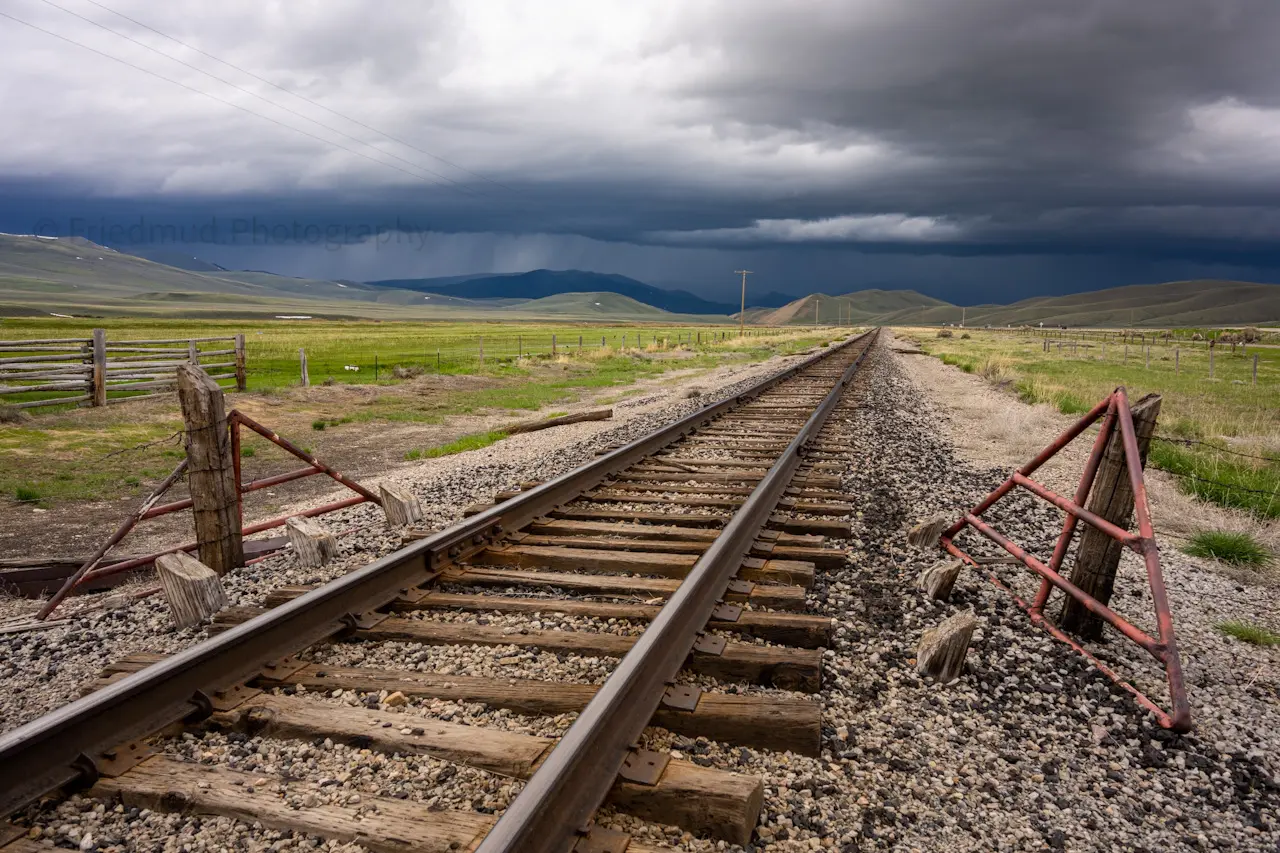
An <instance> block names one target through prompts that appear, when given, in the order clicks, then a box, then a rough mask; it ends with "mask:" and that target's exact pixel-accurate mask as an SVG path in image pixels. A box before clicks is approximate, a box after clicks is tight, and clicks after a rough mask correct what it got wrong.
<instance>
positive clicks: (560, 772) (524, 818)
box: [477, 333, 874, 853]
mask: <svg viewBox="0 0 1280 853" xmlns="http://www.w3.org/2000/svg"><path fill="white" fill-rule="evenodd" d="M873 334H874V333H873ZM873 342H874V338H873ZM869 351H870V346H868V347H866V348H864V349H863V351H862V352H861V353H860V354H859V355H858V357H857V359H856V360H855V361H854V362H853V363H852V364H850V365H849V366H848V368H846V370H845V371H844V373H843V374H842V375H841V377H840V379H839V380H838V381H837V382H836V384H835V386H834V387H833V388H832V389H831V391H830V392H829V393H828V394H827V396H826V397H825V398H824V399H823V401H822V402H821V403H820V404H819V405H818V407H817V408H816V409H815V410H814V412H813V414H812V415H811V416H810V417H809V419H808V421H806V423H805V424H804V426H803V427H801V429H800V431H799V432H798V433H797V434H796V436H795V437H794V438H793V439H792V440H791V443H790V444H789V445H787V448H786V450H784V451H783V452H782V454H781V456H779V457H778V460H777V461H776V462H774V464H773V466H772V467H770V469H769V471H768V473H767V474H765V476H764V478H763V479H762V480H761V481H760V483H759V484H758V485H757V486H756V488H755V490H754V491H752V493H751V495H750V497H748V498H747V500H746V502H745V503H744V504H743V505H742V507H741V509H739V510H738V512H737V513H736V514H735V515H734V517H733V518H732V519H731V520H730V521H729V523H728V524H727V525H726V526H725V528H724V531H723V532H722V533H721V534H720V536H719V537H717V538H716V541H715V542H714V543H713V544H712V545H711V547H710V548H708V549H707V550H706V551H705V552H704V553H703V555H702V556H701V557H699V558H698V561H697V562H696V563H695V564H694V566H693V568H692V569H691V570H690V572H689V574H688V576H687V577H686V578H685V580H684V582H683V583H681V585H680V587H679V589H677V590H676V592H675V593H674V594H673V595H672V596H671V598H670V599H669V600H668V601H667V603H666V605H664V606H663V608H662V609H661V610H660V611H659V612H658V615H657V616H656V617H655V618H654V620H653V622H652V623H650V625H649V628H648V629H647V630H646V631H645V632H644V634H643V635H641V637H640V639H639V640H637V641H636V644H635V646H633V647H632V649H631V651H629V652H628V653H627V654H626V656H625V657H623V659H622V661H621V662H620V663H619V664H618V666H617V667H616V668H615V669H614V671H613V673H612V674H611V675H610V676H609V678H608V680H607V681H605V683H604V685H603V686H602V687H601V688H600V690H599V691H597V693H596V695H595V696H594V698H592V700H591V702H590V703H588V705H587V707H586V708H585V709H583V711H582V713H581V714H580V715H579V716H578V719H577V720H576V721H575V722H574V724H573V726H572V727H570V729H569V731H568V732H566V733H565V735H564V736H563V737H562V738H561V739H560V742H559V743H558V744H557V745H556V747H555V748H554V749H553V750H552V752H551V754H550V755H549V756H547V759H546V760H545V761H544V762H543V763H542V766H541V767H539V768H538V771H537V772H536V773H535V774H534V775H533V777H532V778H531V779H530V780H529V782H528V784H527V785H525V788H524V790H523V791H522V792H521V793H520V795H519V796H518V797H517V798H516V799H515V801H514V802H513V803H512V804H511V805H510V806H509V807H508V808H507V810H506V812H504V813H503V815H502V817H501V818H500V819H499V820H498V822H497V824H495V825H494V827H493V829H491V830H490V831H489V833H488V834H487V835H486V836H485V838H484V840H483V841H482V842H481V843H480V846H479V847H478V848H477V853H566V851H568V850H570V849H571V848H572V847H573V846H574V843H575V841H576V838H577V834H578V832H579V830H580V829H581V828H582V827H584V826H586V825H587V824H588V823H589V821H590V819H591V816H592V814H594V813H595V810H596V809H597V808H599V807H600V804H601V803H602V802H603V801H604V798H605V795H606V794H607V793H608V791H609V789H610V788H611V787H612V786H613V783H614V781H615V779H616V778H617V775H618V771H619V770H620V769H621V768H622V765H623V762H624V761H625V759H626V756H627V753H628V751H629V749H630V748H631V745H632V744H634V743H635V742H636V741H637V739H638V738H639V737H640V735H641V733H642V732H643V731H644V728H645V726H647V725H648V723H649V720H650V718H651V717H652V716H653V713H654V711H656V710H657V708H658V705H659V704H660V703H661V701H662V696H663V692H664V690H665V689H666V686H667V685H668V684H670V683H671V682H672V680H673V679H674V678H675V677H676V674H677V673H678V672H679V671H680V669H681V667H683V666H684V663H685V660H686V658H688V656H689V655H690V654H696V652H694V651H693V645H694V642H695V641H696V639H697V637H698V634H699V633H700V632H702V630H703V629H704V628H705V626H706V624H707V622H708V620H709V619H710V618H711V613H712V611H713V609H714V608H715V606H716V603H717V602H718V601H720V600H722V599H723V597H724V593H725V589H726V587H727V586H728V583H729V581H730V580H731V579H732V578H733V577H734V575H736V574H737V572H738V569H739V568H740V567H741V565H742V560H743V558H744V557H745V556H746V555H747V554H748V552H749V551H750V549H751V546H752V543H754V542H755V540H756V537H757V535H758V534H759V532H760V530H761V528H762V527H764V525H765V523H766V522H767V521H768V519H769V516H770V514H771V513H773V511H774V509H775V507H776V506H777V503H778V500H779V498H781V497H782V496H783V493H784V492H785V490H786V488H787V487H788V486H789V485H790V483H791V478H792V476H793V475H794V474H795V471H796V469H797V468H798V467H799V465H800V461H801V454H802V451H803V449H804V447H805V445H806V444H807V443H808V442H809V441H810V440H811V439H812V438H813V437H814V436H816V435H817V434H818V431H819V430H821V429H822V426H823V424H825V423H826V420H827V417H828V416H829V415H830V414H831V411H832V410H833V409H834V408H835V406H836V404H837V403H838V402H839V401H840V398H841V396H842V395H843V393H844V390H845V387H846V385H847V384H848V383H849V381H850V380H851V379H852V378H853V375H854V373H855V372H856V371H857V369H858V367H859V365H861V363H862V360H863V358H864V357H865V356H866V354H867V352H869Z"/></svg>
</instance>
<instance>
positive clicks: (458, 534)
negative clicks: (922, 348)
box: [0, 332, 872, 817]
mask: <svg viewBox="0 0 1280 853" xmlns="http://www.w3.org/2000/svg"><path fill="white" fill-rule="evenodd" d="M870 334H872V333H871V332H867V333H864V334H863V335H861V336H859V337H857V338H854V339H851V340H848V341H845V342H844V343H842V344H840V345H838V346H833V347H831V348H830V349H826V350H823V351H822V352H820V353H818V354H816V355H814V356H811V357H810V358H808V359H805V360H804V361H801V362H798V363H797V364H794V365H792V366H791V367H790V368H788V369H787V370H784V371H782V372H780V373H778V374H775V375H774V376H772V377H770V378H767V379H765V380H762V381H761V382H759V383H757V384H756V385H755V386H753V387H752V388H750V389H748V390H746V391H744V392H742V393H741V394H739V395H738V396H736V397H731V398H729V399H726V400H723V401H721V402H719V403H713V404H710V405H707V406H705V407H703V408H701V409H699V410H698V411H696V412H693V413H691V414H689V415H687V416H685V417H684V418H681V419H679V420H677V421H675V422H673V423H671V424H668V425H667V426H666V427H663V428H662V429H659V430H657V431H655V432H653V433H650V434H649V435H647V436H644V437H642V438H639V439H637V440H635V441H633V442H631V443H630V444H627V445H625V446H623V447H620V448H618V449H616V450H613V451H611V452H609V453H607V454H605V455H603V456H600V457H598V458H597V459H595V460H593V461H591V462H589V463H587V464H586V465H583V466H581V467H580V468H577V469H575V470H573V471H570V472H568V473H565V474H562V475H561V476H559V477H556V478H554V479H552V480H549V481H547V482H546V483H543V484H542V485H540V486H536V487H534V488H532V489H530V490H528V491H525V492H521V493H520V494H519V495H517V496H515V497H513V498H511V499H510V500H507V501H504V502H502V503H500V504H497V505H496V506H493V507H490V508H489V509H487V510H485V511H484V512H481V513H479V514H477V515H474V516H471V517H470V518H466V519H463V520H462V521H460V522H458V523H457V524H454V525H452V526H450V527H447V528H445V529H443V530H440V531H438V532H436V533H434V534H432V535H431V536H428V537H426V538H425V539H420V540H418V541H416V542H413V543H411V544H409V545H407V546H405V547H403V548H401V549H399V550H398V551H395V552H393V553H391V554H387V555H386V556H384V557H381V558H379V559H377V560H374V561H373V562H372V563H370V564H368V565H367V566H365V567H363V568H361V569H357V570H355V571H353V572H350V573H348V574H346V575H343V576H341V577H339V578H336V579H335V580H333V581H330V582H329V583H327V584H325V585H324V586H322V587H319V588H317V589H314V590H312V591H310V592H308V593H306V594H305V595H302V596H299V597H298V598H295V599H293V600H292V601H289V602H287V603H285V604H282V605H280V606H279V607H275V608H272V609H271V610H269V611H267V612H266V613H263V614H261V615H260V616H257V617H255V618H253V619H251V620H249V621H248V622H244V623H242V624H240V625H237V626H236V627H234V628H232V629H231V630H229V631H226V632H224V633H222V634H218V635H216V636H213V637H210V638H208V639H206V640H204V641H202V642H200V643H197V644H196V645H194V646H192V647H190V648H188V649H185V650H184V651H181V652H179V653H178V654H176V655H173V656H171V657H168V658H165V659H164V660H162V661H158V662H157V663H155V664H153V665H151V666H149V667H147V668H145V669H143V670H141V671H139V672H136V673H133V674H131V675H128V676H126V677H124V678H122V679H120V680H119V681H116V682H113V683H112V684H110V685H108V686H106V687H104V688H102V689H101V690H98V691H95V692H93V693H91V694H89V695H87V696H83V697H81V698H79V699H76V700H75V701H73V702H71V703H69V704H67V705H64V706H62V707H60V708H58V709H56V710H54V711H51V712H50V713H48V714H45V715H44V716H42V717H40V718H38V719H36V720H32V721H31V722H29V723H26V724H25V725H22V726H19V727H18V728H16V729H13V730H11V731H9V732H5V733H3V734H0V768H4V772H3V773H2V774H0V817H3V816H5V815H8V814H11V813H12V812H13V811H14V810H15V809H17V808H20V807H22V806H23V805H25V804H26V803H29V802H31V801H33V800H35V799H36V798H38V797H40V796H42V795H44V794H46V793H48V792H50V791H54V790H56V789H58V788H60V787H62V786H64V785H67V784H69V783H76V782H85V781H92V779H93V776H94V774H95V773H96V768H95V765H94V761H95V760H96V759H97V758H98V757H99V756H101V755H102V754H103V753H104V752H106V751H109V750H111V749H112V748H113V747H115V746H117V745H119V744H121V743H125V742H127V741H130V740H133V739H136V738H139V737H145V736H147V735H150V734H152V733H154V732H157V731H159V730H160V729H162V728H164V727H165V726H167V725H169V724H171V723H174V722H177V721H180V720H184V719H189V718H193V716H194V717H195V718H200V717H203V716H206V715H208V714H209V713H210V712H211V702H210V699H209V697H210V696H212V695H213V694H214V693H215V692H216V691H219V690H223V689H226V688H228V687H230V686H232V685H235V684H239V683H242V682H244V681H245V680H247V679H249V678H252V677H254V676H256V675H257V674H258V673H259V672H261V671H262V670H263V668H264V666H265V665H267V664H268V663H269V662H271V661H274V660H277V659H279V658H281V657H284V656H286V655H288V654H292V653H294V652H297V651H300V650H302V649H305V648H307V647H308V646H311V645H313V644H315V643H317V642H319V641H321V640H323V639H325V638H326V637H329V636H331V635H332V634H334V633H336V632H338V631H340V630H342V629H343V628H344V627H345V626H346V625H347V624H349V621H350V617H351V616H352V615H358V614H362V613H366V612H368V611H370V610H375V609H377V608H380V607H385V606H386V605H388V604H389V603H390V602H391V601H393V600H394V599H395V598H396V597H398V596H399V595H400V594H401V592H402V591H404V590H407V589H409V588H411V587H415V586H418V585H421V584H424V583H427V582H429V581H430V580H431V579H432V578H433V577H434V576H435V572H436V571H437V570H438V569H439V568H441V567H442V566H444V565H445V564H447V563H449V562H450V561H451V560H453V559H459V558H463V557H466V556H469V555H471V554H473V553H476V552H478V551H480V550H481V549H483V548H484V547H486V546H487V545H488V544H489V543H491V542H492V541H494V540H495V539H496V538H497V536H498V535H499V534H500V533H501V531H503V530H504V529H505V530H513V529H517V528H519V527H523V526H524V525H525V524H527V523H529V522H531V521H532V520H534V519H535V518H538V517H539V516H542V515H545V514H546V513H547V512H549V511H551V510H552V509H554V508H555V507H557V506H560V505H562V504H564V503H567V502H569V501H571V500H573V499H574V498H577V497H578V496H580V495H581V494H583V493H584V492H586V491H588V490H589V489H592V488H594V487H595V486H597V485H599V484H600V483H601V482H603V481H604V480H605V479H606V478H608V477H610V476H612V475H613V474H615V473H616V472H618V471H621V470H623V469H625V468H627V467H630V466H631V465H633V464H635V463H636V462H638V461H640V460H641V459H643V458H645V457H647V456H651V455H653V454H654V453H655V452H657V451H658V450H660V449H662V448H663V447H666V446H667V445H669V444H671V443H672V442H674V441H677V440H678V439H680V438H682V437H684V436H685V435H687V434H689V433H690V432H692V431H693V430H695V429H697V428H698V427H700V426H702V425H703V424H705V423H707V422H709V421H711V420H712V419H714V418H717V417H719V416H720V415H723V414H725V413H727V412H728V411H730V410H732V409H733V408H735V407H737V406H739V405H741V404H743V403H745V402H747V401H749V400H751V399H753V398H754V397H756V396H757V395H759V394H760V393H762V392H764V391H766V390H767V389H769V388H771V387H773V386H774V385H777V384H778V383H780V382H784V381H786V380H788V379H790V378H791V377H793V376H795V375H796V374H798V373H800V372H801V371H803V370H805V369H807V368H809V367H811V366H813V365H814V364H817V363H819V362H821V361H822V360H824V359H826V358H829V357H830V356H831V355H832V354H834V353H836V352H840V351H843V350H845V349H846V348H848V347H850V346H853V345H855V344H856V343H857V342H859V341H862V340H864V339H866V338H867V336H868V335H870Z"/></svg>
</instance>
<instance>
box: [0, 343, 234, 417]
mask: <svg viewBox="0 0 1280 853" xmlns="http://www.w3.org/2000/svg"><path fill="white" fill-rule="evenodd" d="M180 364H192V365H196V366H199V367H201V368H203V369H204V370H205V371H206V372H208V373H209V375H210V376H211V378H213V379H214V380H215V381H217V382H219V383H220V385H221V387H224V388H226V389H228V390H230V389H231V388H234V389H235V390H237V391H243V390H245V387H246V378H247V377H246V372H245V347H244V335H242V334H241V335H234V336H230V337H217V338H173V339H165V340H147V341H110V340H108V339H107V333H106V330H105V329H94V330H93V336H92V337H89V338H45V339H40V340H26V341H0V402H3V403H5V404H7V405H9V406H12V407H14V408H19V409H30V408H37V407H41V406H63V405H68V404H75V405H89V406H105V405H108V404H110V403H120V402H124V401H126V400H142V399H146V398H148V397H158V396H161V395H164V394H171V393H173V392H174V391H175V390H176V389H177V378H176V373H175V369H176V368H177V366H178V365H180ZM6 397H7V398H11V399H5V398H6ZM15 397H16V398H17V399H12V398H15ZM11 400H12V401H11Z"/></svg>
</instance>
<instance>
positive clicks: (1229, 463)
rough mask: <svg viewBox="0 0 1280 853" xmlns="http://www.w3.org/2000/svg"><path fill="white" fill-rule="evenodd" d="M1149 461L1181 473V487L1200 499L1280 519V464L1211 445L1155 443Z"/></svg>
mask: <svg viewBox="0 0 1280 853" xmlns="http://www.w3.org/2000/svg"><path fill="white" fill-rule="evenodd" d="M1147 464H1148V465H1154V466H1155V467H1156V468H1159V469H1161V470H1162V471H1168V472H1169V473H1171V474H1175V475H1178V486H1179V488H1181V489H1182V490H1183V491H1184V492H1186V493H1187V494H1191V495H1195V496H1196V497H1198V498H1200V499H1201V500H1205V501H1209V502H1211V503H1215V504H1218V505H1219V506H1226V507H1233V508H1235V509H1242V510H1245V511H1247V512H1251V513H1253V514H1255V515H1257V516H1259V517H1261V518H1280V466H1278V465H1275V464H1261V465H1254V464H1252V461H1251V460H1248V459H1238V461H1237V459H1236V458H1233V457H1231V456H1229V455H1226V454H1221V453H1215V452H1214V449H1213V448H1212V447H1209V448H1203V447H1197V448H1196V449H1194V450H1192V449H1191V448H1184V447H1179V446H1178V445H1175V444H1169V443H1167V442H1163V441H1156V442H1153V443H1152V446H1151V450H1150V452H1149V453H1148V454H1147Z"/></svg>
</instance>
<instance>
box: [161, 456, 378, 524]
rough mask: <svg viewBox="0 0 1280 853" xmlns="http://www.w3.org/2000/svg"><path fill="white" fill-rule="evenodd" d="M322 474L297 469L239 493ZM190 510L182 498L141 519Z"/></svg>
mask: <svg viewBox="0 0 1280 853" xmlns="http://www.w3.org/2000/svg"><path fill="white" fill-rule="evenodd" d="M237 467H239V466H237ZM323 473H324V472H323V471H321V470H319V469H317V468H299V469H298V470H297V471H290V472H288V473H287V474H276V475H274V476H271V477H263V478H262V479H261V480H252V481H250V482H248V483H240V484H239V485H240V489H239V491H240V492H241V493H244V492H256V491H258V490H259V489H269V488H271V487H272V486H278V485H280V484H281V483H288V482H290V481H292V480H301V479H302V478H303V477H310V476H313V475H315V474H323ZM237 482H239V480H237ZM360 500H361V502H363V501H364V500H365V498H364V497H363V496H361V498H360ZM190 508H191V498H184V499H182V500H180V501H174V502H173V503H167V504H161V505H160V506H157V507H153V508H151V509H150V510H148V511H147V514H146V515H144V516H143V518H155V517H156V516H158V515H165V514H167V513H170V512H177V511H178V510H183V509H190ZM240 519H241V524H242V525H243V523H244V511H243V509H242V510H241V513H240Z"/></svg>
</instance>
